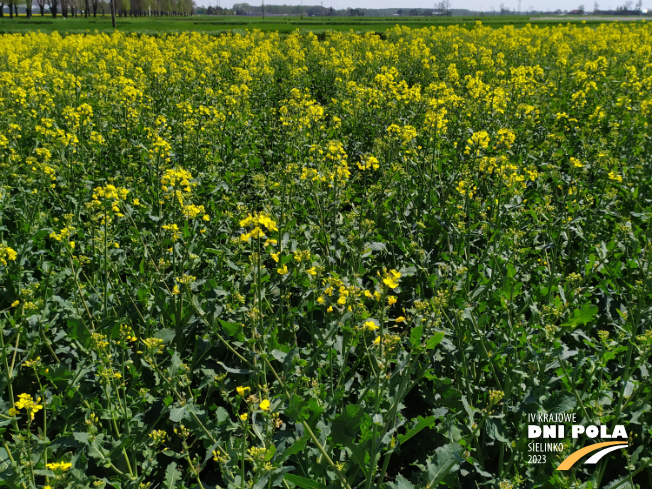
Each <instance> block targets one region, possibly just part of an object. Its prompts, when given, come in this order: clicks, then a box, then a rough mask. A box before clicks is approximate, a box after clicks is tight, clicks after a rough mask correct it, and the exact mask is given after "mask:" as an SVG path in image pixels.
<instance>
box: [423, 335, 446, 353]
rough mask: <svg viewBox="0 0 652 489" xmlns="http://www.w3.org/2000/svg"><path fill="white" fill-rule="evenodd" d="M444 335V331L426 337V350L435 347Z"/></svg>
mask: <svg viewBox="0 0 652 489" xmlns="http://www.w3.org/2000/svg"><path fill="white" fill-rule="evenodd" d="M444 336H445V334H444V333H442V332H439V333H435V334H434V335H432V336H431V337H430V338H428V342H427V343H426V350H432V349H433V348H434V347H436V346H437V345H438V344H439V343H441V340H443V339H444Z"/></svg>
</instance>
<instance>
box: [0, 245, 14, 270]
mask: <svg viewBox="0 0 652 489" xmlns="http://www.w3.org/2000/svg"><path fill="white" fill-rule="evenodd" d="M17 256H18V253H16V251H15V250H14V249H13V248H10V247H9V246H7V245H4V244H0V263H2V264H3V265H4V266H7V260H9V261H15V260H16V257H17Z"/></svg>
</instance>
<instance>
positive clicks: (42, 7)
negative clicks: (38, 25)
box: [36, 0, 45, 17]
mask: <svg viewBox="0 0 652 489" xmlns="http://www.w3.org/2000/svg"><path fill="white" fill-rule="evenodd" d="M36 5H38V8H39V11H40V12H41V17H43V16H44V15H45V0H36Z"/></svg>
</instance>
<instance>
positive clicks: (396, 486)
mask: <svg viewBox="0 0 652 489" xmlns="http://www.w3.org/2000/svg"><path fill="white" fill-rule="evenodd" d="M387 485H388V486H389V487H391V488H392V489H414V484H412V483H411V482H410V481H409V480H407V479H406V478H405V477H403V476H402V475H401V474H399V475H397V476H396V480H395V481H394V482H390V483H389V484H387Z"/></svg>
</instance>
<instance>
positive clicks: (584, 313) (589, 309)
mask: <svg viewBox="0 0 652 489" xmlns="http://www.w3.org/2000/svg"><path fill="white" fill-rule="evenodd" d="M597 313H598V306H592V305H590V304H584V305H583V306H582V308H581V309H575V311H573V317H572V318H571V320H570V321H568V322H567V323H564V324H562V326H571V327H572V326H579V325H584V324H587V323H588V322H589V321H592V320H593V318H594V317H595V315H596V314H597Z"/></svg>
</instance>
